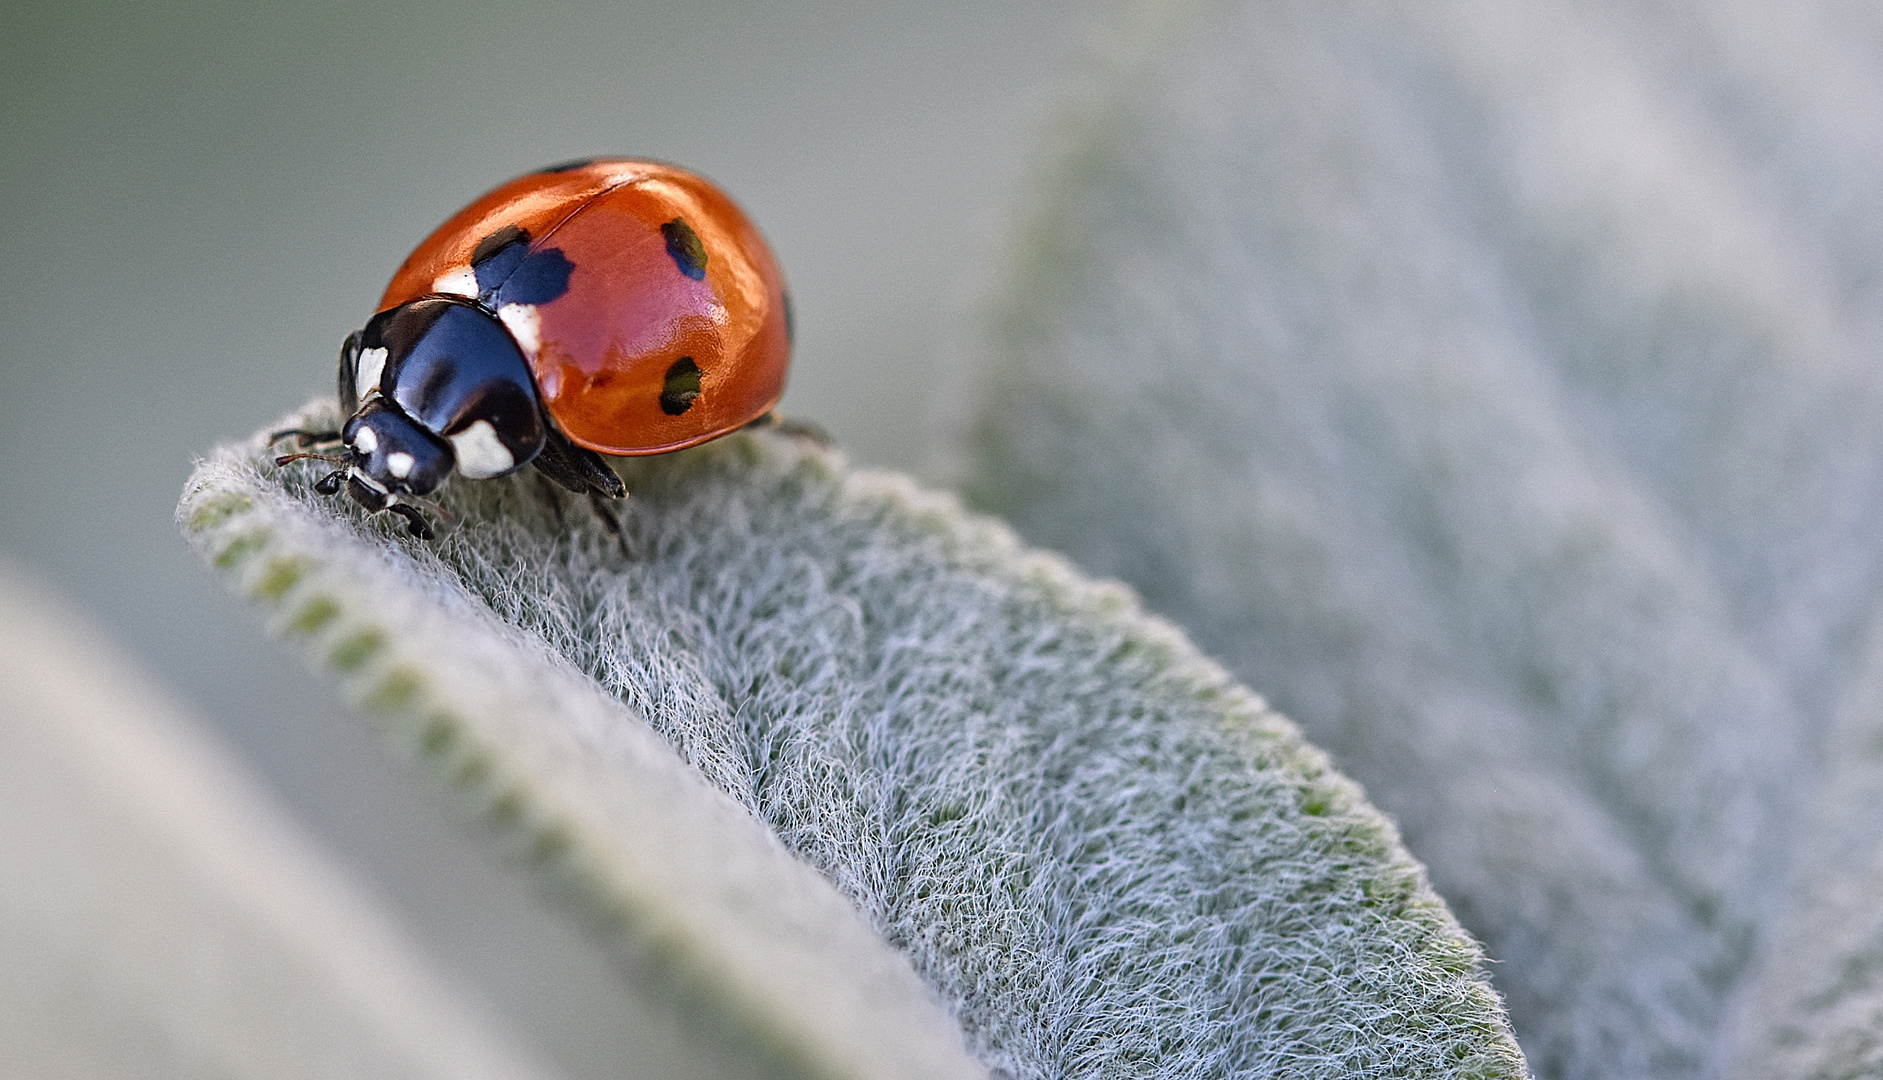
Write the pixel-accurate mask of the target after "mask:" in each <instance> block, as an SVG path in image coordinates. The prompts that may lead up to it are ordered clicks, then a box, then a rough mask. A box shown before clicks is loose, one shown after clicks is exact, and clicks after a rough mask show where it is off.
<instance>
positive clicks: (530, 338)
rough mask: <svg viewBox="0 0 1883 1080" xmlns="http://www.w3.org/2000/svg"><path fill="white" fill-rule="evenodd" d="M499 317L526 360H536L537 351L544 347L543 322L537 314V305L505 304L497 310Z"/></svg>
mask: <svg viewBox="0 0 1883 1080" xmlns="http://www.w3.org/2000/svg"><path fill="white" fill-rule="evenodd" d="M497 317H498V318H499V319H502V320H503V324H504V326H506V327H508V328H509V330H510V336H511V337H513V338H515V339H516V343H517V348H519V349H522V350H523V357H524V359H526V360H534V359H536V351H537V350H538V349H540V348H542V347H543V320H542V317H541V316H540V315H538V314H537V313H536V305H535V304H505V305H504V306H502V307H500V308H498V309H497Z"/></svg>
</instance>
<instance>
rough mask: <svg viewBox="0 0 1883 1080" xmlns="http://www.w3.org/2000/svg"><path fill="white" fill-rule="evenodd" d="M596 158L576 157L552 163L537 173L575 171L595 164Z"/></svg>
mask: <svg viewBox="0 0 1883 1080" xmlns="http://www.w3.org/2000/svg"><path fill="white" fill-rule="evenodd" d="M596 160H597V159H595V158H592V157H584V158H576V159H575V160H573V161H562V162H558V163H556V164H554V165H551V166H549V167H547V168H542V169H538V170H536V175H537V176H543V175H545V174H547V173H559V172H574V171H575V170H576V169H579V168H582V167H583V166H584V165H593V164H595V162H596Z"/></svg>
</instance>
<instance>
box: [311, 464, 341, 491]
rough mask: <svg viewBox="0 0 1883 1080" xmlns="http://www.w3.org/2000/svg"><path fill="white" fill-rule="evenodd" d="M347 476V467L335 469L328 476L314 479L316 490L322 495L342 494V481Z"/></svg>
mask: <svg viewBox="0 0 1883 1080" xmlns="http://www.w3.org/2000/svg"><path fill="white" fill-rule="evenodd" d="M346 478H347V471H346V470H345V469H335V470H334V471H332V472H330V473H328V474H327V475H326V476H323V477H321V478H320V479H318V480H316V481H314V490H315V491H318V492H319V493H321V494H322V495H338V494H340V482H341V481H343V480H345V479H346Z"/></svg>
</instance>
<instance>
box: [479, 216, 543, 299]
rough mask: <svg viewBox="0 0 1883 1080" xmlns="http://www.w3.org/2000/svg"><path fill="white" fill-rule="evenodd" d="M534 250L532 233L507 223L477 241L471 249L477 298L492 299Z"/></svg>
mask: <svg viewBox="0 0 1883 1080" xmlns="http://www.w3.org/2000/svg"><path fill="white" fill-rule="evenodd" d="M529 253H530V234H529V233H526V232H524V231H523V230H522V229H520V228H518V227H517V226H515V225H506V226H504V227H503V228H501V229H498V230H497V231H496V232H494V233H491V234H490V235H489V236H486V237H484V238H483V239H482V240H479V241H478V242H477V247H476V248H475V249H473V250H472V251H471V271H472V273H474V274H476V275H477V298H478V299H479V300H483V301H485V302H488V301H489V300H490V298H491V294H493V293H495V292H496V291H497V290H498V289H499V288H500V287H502V285H503V283H504V282H506V281H508V280H510V275H511V274H514V273H516V270H517V267H519V266H521V265H523V260H524V259H525V258H527V257H528V256H529Z"/></svg>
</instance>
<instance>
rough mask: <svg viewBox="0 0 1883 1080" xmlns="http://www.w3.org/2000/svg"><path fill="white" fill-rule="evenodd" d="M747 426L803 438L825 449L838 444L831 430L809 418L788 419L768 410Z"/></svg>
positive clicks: (752, 428)
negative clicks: (831, 434) (831, 435)
mask: <svg viewBox="0 0 1883 1080" xmlns="http://www.w3.org/2000/svg"><path fill="white" fill-rule="evenodd" d="M745 426H746V428H747V429H748V430H752V431H775V432H777V433H778V434H780V435H786V436H789V437H791V438H793V439H803V440H804V441H805V442H808V443H811V444H813V445H815V446H818V447H822V448H825V449H828V448H829V447H832V446H835V445H836V440H834V439H832V438H831V437H830V432H828V431H825V430H824V429H823V428H822V427H820V426H819V425H817V424H814V423H812V422H811V421H809V420H788V419H786V418H784V417H782V416H779V415H778V414H777V413H776V412H768V413H766V414H765V415H764V416H761V417H759V418H758V419H757V420H754V421H752V422H751V423H749V424H747V425H745Z"/></svg>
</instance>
